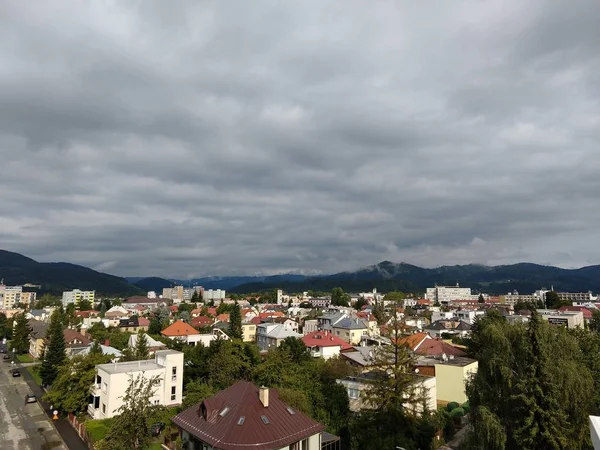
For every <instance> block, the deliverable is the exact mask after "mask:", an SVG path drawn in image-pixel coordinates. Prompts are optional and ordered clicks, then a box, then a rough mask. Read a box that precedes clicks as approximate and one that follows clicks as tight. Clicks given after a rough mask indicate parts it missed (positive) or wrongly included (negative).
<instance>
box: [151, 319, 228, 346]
mask: <svg viewBox="0 0 600 450" xmlns="http://www.w3.org/2000/svg"><path fill="white" fill-rule="evenodd" d="M160 334H162V335H163V336H165V337H168V338H170V339H177V340H179V341H182V342H184V343H186V344H188V345H191V346H196V345H204V346H205V347H208V346H209V345H210V343H211V342H212V341H214V340H216V339H225V340H228V339H229V336H227V334H225V333H224V332H223V331H222V330H219V329H213V330H212V333H210V334H202V333H200V332H199V331H198V330H196V329H195V328H194V327H192V326H191V325H189V324H187V323H185V322H183V321H181V320H178V321H176V322H174V323H172V324H171V325H169V326H168V327H167V328H165V329H164V330H162V331H161V332H160Z"/></svg>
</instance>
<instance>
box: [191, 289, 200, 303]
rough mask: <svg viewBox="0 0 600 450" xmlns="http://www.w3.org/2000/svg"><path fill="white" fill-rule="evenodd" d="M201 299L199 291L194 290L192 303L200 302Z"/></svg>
mask: <svg viewBox="0 0 600 450" xmlns="http://www.w3.org/2000/svg"><path fill="white" fill-rule="evenodd" d="M199 301H200V296H199V295H198V291H196V290H195V291H194V293H193V294H192V303H198V302H199Z"/></svg>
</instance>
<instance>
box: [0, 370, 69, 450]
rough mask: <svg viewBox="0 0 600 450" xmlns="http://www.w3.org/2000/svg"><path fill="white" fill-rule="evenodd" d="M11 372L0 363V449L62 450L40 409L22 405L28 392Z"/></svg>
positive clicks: (63, 448) (62, 446) (19, 378)
mask: <svg viewBox="0 0 600 450" xmlns="http://www.w3.org/2000/svg"><path fill="white" fill-rule="evenodd" d="M13 368H14V367H13V366H12V365H11V364H10V362H4V361H2V362H0V448H1V449H2V450H21V449H25V450H50V449H52V450H65V449H66V448H67V447H65V446H64V444H63V441H62V440H61V438H60V436H59V435H58V433H57V432H56V429H55V428H54V426H53V425H52V423H51V421H50V420H49V419H48V417H47V416H46V414H45V413H44V411H43V410H42V407H41V406H40V405H39V404H38V403H29V404H27V403H25V395H27V394H29V393H31V389H30V388H29V385H28V383H27V381H26V380H25V378H24V377H23V376H21V377H13V376H12V369H13ZM22 371H23V372H25V369H22Z"/></svg>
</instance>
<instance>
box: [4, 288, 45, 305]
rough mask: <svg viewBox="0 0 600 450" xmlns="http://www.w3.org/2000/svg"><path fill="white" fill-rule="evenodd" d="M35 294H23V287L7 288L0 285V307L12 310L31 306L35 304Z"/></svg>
mask: <svg viewBox="0 0 600 450" xmlns="http://www.w3.org/2000/svg"><path fill="white" fill-rule="evenodd" d="M35 299H36V293H35V292H23V286H6V285H4V284H0V306H1V307H2V309H11V308H14V306H15V305H24V306H29V305H31V304H33V303H35Z"/></svg>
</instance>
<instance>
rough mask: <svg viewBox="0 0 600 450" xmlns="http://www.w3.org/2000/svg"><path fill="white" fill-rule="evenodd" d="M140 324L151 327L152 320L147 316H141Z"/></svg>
mask: <svg viewBox="0 0 600 450" xmlns="http://www.w3.org/2000/svg"><path fill="white" fill-rule="evenodd" d="M138 326H140V327H149V326H150V321H149V320H148V319H146V318H145V317H140V318H139V319H138Z"/></svg>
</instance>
